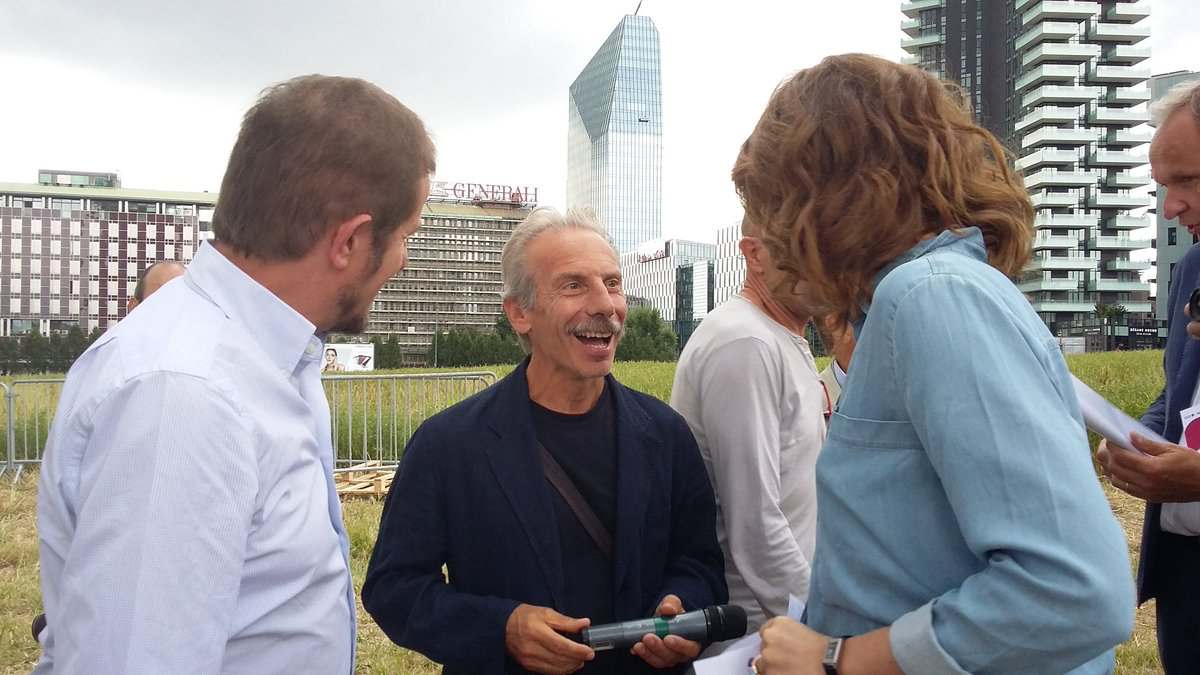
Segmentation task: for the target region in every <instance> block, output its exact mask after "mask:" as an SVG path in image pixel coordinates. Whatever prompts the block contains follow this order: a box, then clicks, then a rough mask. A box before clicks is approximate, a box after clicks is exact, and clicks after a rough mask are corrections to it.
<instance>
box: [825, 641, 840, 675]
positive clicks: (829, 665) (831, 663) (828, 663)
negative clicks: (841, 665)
mask: <svg viewBox="0 0 1200 675" xmlns="http://www.w3.org/2000/svg"><path fill="white" fill-rule="evenodd" d="M841 655H842V638H831V639H830V640H829V644H827V645H826V646H825V658H823V659H821V665H823V666H825V672H826V673H833V674H834V675H836V673H837V662H838V657H839V656H841Z"/></svg>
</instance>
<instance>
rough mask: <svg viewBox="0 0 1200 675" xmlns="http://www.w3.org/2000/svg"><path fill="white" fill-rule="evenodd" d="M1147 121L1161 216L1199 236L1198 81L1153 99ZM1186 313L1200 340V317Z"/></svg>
mask: <svg viewBox="0 0 1200 675" xmlns="http://www.w3.org/2000/svg"><path fill="white" fill-rule="evenodd" d="M1150 123H1151V124H1152V125H1154V126H1155V127H1157V128H1158V130H1157V131H1156V132H1155V133H1154V140H1153V141H1152V142H1151V143H1150V173H1151V174H1152V175H1153V176H1154V182H1156V183H1158V184H1159V186H1160V189H1162V190H1165V191H1166V193H1165V194H1164V195H1163V208H1162V215H1163V217H1165V218H1167V219H1168V220H1174V219H1178V220H1179V224H1180V225H1182V226H1184V227H1185V228H1187V231H1188V233H1189V234H1191V235H1192V237H1193V238H1195V237H1200V81H1193V82H1185V83H1183V84H1180V85H1178V86H1176V87H1174V88H1172V89H1171V91H1169V92H1167V95H1166V96H1163V97H1162V98H1161V99H1159V100H1158V101H1155V103H1154V105H1152V106H1150ZM1182 290H1183V291H1184V292H1188V293H1190V292H1191V290H1190V289H1182ZM1189 304H1190V303H1189ZM1188 316H1189V318H1190V319H1191V320H1190V321H1189V322H1188V327H1187V331H1188V335H1190V336H1192V337H1193V338H1197V339H1200V316H1195V315H1193V314H1192V313H1191V312H1189V313H1188Z"/></svg>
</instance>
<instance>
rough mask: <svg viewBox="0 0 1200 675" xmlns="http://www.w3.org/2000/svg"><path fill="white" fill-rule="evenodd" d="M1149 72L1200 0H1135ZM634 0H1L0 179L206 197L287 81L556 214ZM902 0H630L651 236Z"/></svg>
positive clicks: (1186, 56)
mask: <svg viewBox="0 0 1200 675" xmlns="http://www.w3.org/2000/svg"><path fill="white" fill-rule="evenodd" d="M1152 2H1153V13H1152V21H1153V24H1152V31H1153V38H1152V41H1151V46H1152V49H1153V53H1154V57H1153V59H1152V60H1151V62H1150V66H1151V69H1152V71H1153V72H1155V73H1159V72H1166V71H1171V70H1179V69H1189V70H1196V69H1200V59H1198V58H1197V57H1196V53H1197V49H1196V46H1195V45H1196V39H1197V37H1198V36H1200V1H1198V0H1152ZM636 5H637V2H636V0H628V1H622V2H615V1H612V0H587V1H583V0H506V1H505V2H488V1H487V0H425V1H422V2H414V1H410V0H392V1H387V0H371V1H366V0H340V1H338V2H318V1H316V0H289V1H287V2H266V1H260V0H204V1H202V2H200V1H195V0H192V1H188V2H177V1H175V0H106V1H105V2H81V1H74V0H0V73H3V75H4V78H3V82H4V84H3V85H2V87H0V91H3V92H4V93H3V95H0V130H2V131H3V138H4V141H3V143H0V181H11V182H34V181H35V180H36V178H37V175H36V171H37V169H39V168H52V169H82V170H96V171H104V170H108V171H113V170H115V171H119V172H120V174H121V180H122V183H123V184H124V185H125V186H127V187H137V188H154V189H165V190H196V191H199V190H209V191H216V190H217V189H218V188H219V186H220V182H221V175H222V173H223V171H224V168H225V162H226V160H227V158H228V154H229V149H230V147H231V146H232V144H233V141H234V138H235V136H236V134H237V128H238V123H239V121H240V116H241V114H242V112H244V110H245V109H246V108H247V107H248V106H249V105H250V104H251V103H252V102H253V101H254V99H255V97H256V95H257V93H258V92H259V90H261V89H262V88H263V87H264V86H266V85H268V84H270V83H273V82H277V81H279V80H283V79H287V78H289V77H292V76H294V75H299V74H303V73H311V72H320V73H326V74H337V75H352V76H356V77H362V78H366V79H368V80H371V81H373V82H375V83H377V84H379V85H380V86H382V87H383V88H384V89H386V90H388V91H389V92H391V93H392V94H394V95H395V96H396V97H397V98H399V99H400V100H401V101H403V102H404V103H405V104H406V105H408V106H409V107H411V108H412V109H414V110H415V111H416V112H417V113H418V114H420V115H421V117H422V118H424V120H425V123H426V125H428V127H429V128H430V130H431V131H432V132H433V134H434V136H435V140H436V142H437V146H438V155H439V157H438V177H439V178H441V179H447V180H466V181H471V182H483V183H512V184H520V185H532V186H537V187H539V188H540V197H541V201H542V202H543V203H546V204H551V205H555V206H560V207H561V206H563V203H562V202H563V194H564V184H565V180H566V179H565V171H566V135H567V131H566V121H567V88H568V87H569V86H570V84H571V82H572V81H573V80H574V79H575V76H576V75H577V74H578V73H579V71H580V70H581V69H582V68H583V66H584V65H585V64H586V63H587V61H588V59H589V58H591V56H592V54H593V53H594V52H595V50H596V49H597V48H598V47H599V46H600V44H601V43H602V42H603V40H604V39H605V38H606V37H607V36H608V34H609V33H610V32H611V31H612V29H613V27H614V26H616V24H617V22H618V21H619V20H620V19H621V17H622V16H623V15H624V14H626V13H630V12H632V11H633V9H634V7H635V6H636ZM899 7H900V1H899V0H791V1H790V2H785V1H784V0H739V1H737V2H721V3H717V2H711V3H710V2H697V1H696V0H645V2H644V4H643V7H642V14H645V15H648V16H650V17H652V18H653V19H654V21H655V23H656V24H657V25H658V30H659V35H660V39H661V46H662V78H663V117H664V120H663V128H664V132H663V135H664V140H663V146H664V148H663V149H664V152H663V163H664V166H663V176H664V180H663V193H664V194H663V204H664V209H663V210H664V213H663V216H664V219H663V222H664V228H665V233H666V235H667V236H683V237H689V238H696V239H708V240H711V238H712V234H713V230H714V229H715V228H716V227H717V226H719V225H725V224H728V223H731V222H735V221H736V220H737V219H738V218H739V217H740V213H741V209H740V207H739V205H738V203H737V198H736V196H735V195H734V192H733V189H732V185H731V183H730V181H729V169H730V166H731V165H732V162H733V159H734V156H735V154H736V151H737V148H738V147H739V145H740V144H741V142H742V140H744V139H745V137H746V135H747V134H748V133H749V132H750V130H751V128H752V127H753V125H754V122H755V121H756V119H757V117H758V115H759V113H760V112H761V110H762V107H763V106H764V105H765V103H766V100H767V97H768V96H769V95H770V93H771V90H772V89H773V87H774V86H775V84H776V83H778V82H779V81H780V80H781V79H783V78H784V77H786V76H787V75H789V74H790V73H792V72H794V71H795V70H797V69H799V68H803V67H805V66H809V65H812V64H814V63H816V62H817V61H819V60H820V59H821V57H822V56H825V55H827V54H834V53H841V52H849V51H863V52H869V53H873V54H878V55H881V56H885V57H888V58H893V59H898V58H899V57H900V56H901V55H902V52H901V50H900V47H899V43H900V39H901V33H900V21H901V15H900V10H899Z"/></svg>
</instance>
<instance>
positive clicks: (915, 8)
mask: <svg viewBox="0 0 1200 675" xmlns="http://www.w3.org/2000/svg"><path fill="white" fill-rule="evenodd" d="M945 6H946V2H945V0H916V1H915V2H906V3H903V4H901V5H900V11H901V12H903V13H904V16H907V17H914V18H915V17H917V16H918V15H919V14H920V13H921V12H922V10H926V9H934V8H937V7H945Z"/></svg>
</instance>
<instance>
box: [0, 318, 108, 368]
mask: <svg viewBox="0 0 1200 675" xmlns="http://www.w3.org/2000/svg"><path fill="white" fill-rule="evenodd" d="M103 334H104V331H102V330H101V329H99V328H96V329H95V330H93V331H92V332H91V334H90V335H87V334H85V333H84V332H83V329H82V328H80V327H79V326H71V327H70V328H69V329H68V330H67V331H66V332H65V333H63V332H55V333H53V334H51V335H49V336H45V335H41V334H40V333H37V332H36V331H35V332H33V333H30V334H29V335H21V336H14V337H5V338H0V375H30V374H38V373H65V372H67V370H68V369H70V367H71V364H72V363H74V362H75V359H77V358H79V355H80V354H82V353H83V352H84V350H86V349H87V348H88V347H89V346H91V344H92V343H93V342H95V341H96V340H97V339H99V337H100V336H101V335H103Z"/></svg>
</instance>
